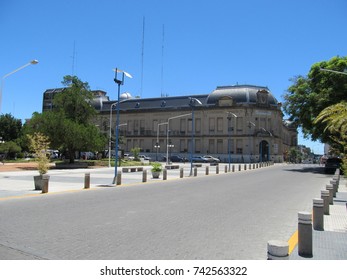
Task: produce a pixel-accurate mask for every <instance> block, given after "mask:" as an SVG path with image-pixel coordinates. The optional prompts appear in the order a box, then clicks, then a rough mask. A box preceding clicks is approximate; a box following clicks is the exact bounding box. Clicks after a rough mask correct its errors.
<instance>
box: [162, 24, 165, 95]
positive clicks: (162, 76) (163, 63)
mask: <svg viewBox="0 0 347 280" xmlns="http://www.w3.org/2000/svg"><path fill="white" fill-rule="evenodd" d="M164 35H165V25H164V24H163V39H162V46H161V97H164V93H163V85H164Z"/></svg>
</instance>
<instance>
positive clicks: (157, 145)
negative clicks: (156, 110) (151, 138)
mask: <svg viewBox="0 0 347 280" xmlns="http://www.w3.org/2000/svg"><path fill="white" fill-rule="evenodd" d="M167 124H168V122H163V123H158V128H157V143H156V144H155V146H154V148H156V149H157V152H156V155H155V160H156V161H158V150H159V148H160V145H159V126H161V125H167Z"/></svg>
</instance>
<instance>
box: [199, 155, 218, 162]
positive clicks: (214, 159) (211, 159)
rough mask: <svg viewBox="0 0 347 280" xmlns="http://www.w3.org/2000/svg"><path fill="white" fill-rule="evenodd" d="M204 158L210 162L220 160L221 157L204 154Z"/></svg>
mask: <svg viewBox="0 0 347 280" xmlns="http://www.w3.org/2000/svg"><path fill="white" fill-rule="evenodd" d="M203 158H204V159H206V161H208V162H220V159H218V158H215V157H213V156H206V155H205V156H203Z"/></svg>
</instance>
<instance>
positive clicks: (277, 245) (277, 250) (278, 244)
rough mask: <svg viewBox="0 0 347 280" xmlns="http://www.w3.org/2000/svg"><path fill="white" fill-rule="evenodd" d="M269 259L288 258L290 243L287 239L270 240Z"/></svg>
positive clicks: (268, 246) (268, 247) (268, 244)
mask: <svg viewBox="0 0 347 280" xmlns="http://www.w3.org/2000/svg"><path fill="white" fill-rule="evenodd" d="M267 259H268V260H288V259H289V244H288V242H285V241H280V240H270V241H268V243H267Z"/></svg>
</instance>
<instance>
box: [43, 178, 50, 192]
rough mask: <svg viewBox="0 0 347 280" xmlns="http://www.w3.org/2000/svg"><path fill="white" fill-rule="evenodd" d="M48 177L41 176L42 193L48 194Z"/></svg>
mask: <svg viewBox="0 0 347 280" xmlns="http://www.w3.org/2000/svg"><path fill="white" fill-rule="evenodd" d="M48 183H49V175H46V174H44V175H42V193H48Z"/></svg>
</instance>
